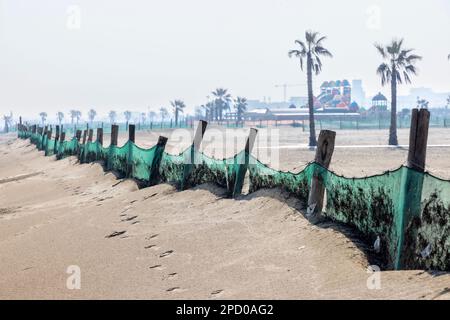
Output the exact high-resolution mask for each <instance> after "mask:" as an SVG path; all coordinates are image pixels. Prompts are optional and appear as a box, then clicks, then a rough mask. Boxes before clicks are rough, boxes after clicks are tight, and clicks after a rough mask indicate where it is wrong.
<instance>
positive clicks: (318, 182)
mask: <svg viewBox="0 0 450 320" xmlns="http://www.w3.org/2000/svg"><path fill="white" fill-rule="evenodd" d="M335 138H336V132H334V131H331V130H321V131H320V134H319V140H318V143H317V147H316V156H315V158H314V162H315V164H314V165H315V167H314V172H313V176H312V179H311V188H310V190H309V196H308V208H307V212H306V217H307V218H308V220H309V221H310V222H311V223H318V222H320V221H321V220H322V219H323V217H322V208H323V199H324V193H325V185H324V175H326V171H327V170H328V167H329V165H330V162H331V157H332V155H333V151H334V141H335Z"/></svg>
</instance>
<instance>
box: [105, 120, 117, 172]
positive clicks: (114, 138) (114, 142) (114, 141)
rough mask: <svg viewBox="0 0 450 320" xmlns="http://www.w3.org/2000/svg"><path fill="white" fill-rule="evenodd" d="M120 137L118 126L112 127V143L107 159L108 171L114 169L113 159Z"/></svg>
mask: <svg viewBox="0 0 450 320" xmlns="http://www.w3.org/2000/svg"><path fill="white" fill-rule="evenodd" d="M118 137H119V126H118V125H117V124H113V125H111V142H110V144H109V153H108V158H107V159H106V169H107V170H111V169H112V157H113V155H114V153H115V149H116V147H117V140H118Z"/></svg>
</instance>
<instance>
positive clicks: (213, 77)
mask: <svg viewBox="0 0 450 320" xmlns="http://www.w3.org/2000/svg"><path fill="white" fill-rule="evenodd" d="M306 29H314V30H317V31H320V32H321V33H322V34H324V35H327V36H328V39H327V41H326V42H325V45H326V47H327V48H329V50H330V51H331V52H332V53H333V54H334V58H333V59H324V60H325V61H324V63H325V65H324V68H323V72H322V74H321V75H319V76H318V77H316V78H315V79H314V81H315V85H319V84H320V82H322V81H323V80H332V79H343V78H347V79H349V80H351V79H354V78H361V79H363V84H364V87H365V90H366V93H367V94H368V95H372V94H373V93H375V92H377V91H379V90H380V89H381V86H380V81H379V79H378V78H377V76H376V74H375V70H376V67H377V65H378V64H379V63H380V57H379V56H378V53H377V52H376V50H375V49H374V47H373V43H374V42H375V41H379V42H382V43H385V42H387V41H389V40H390V39H391V38H392V37H404V38H405V41H406V42H405V43H406V45H407V46H409V47H412V48H415V49H416V51H417V53H418V54H421V55H423V57H424V60H423V61H421V62H420V64H419V68H420V75H419V76H418V77H417V78H415V79H414V86H418V87H419V86H424V87H432V88H433V89H434V90H435V91H437V92H440V91H450V62H449V61H448V60H447V58H446V57H447V55H448V54H449V53H450V37H449V32H450V1H448V0H427V1H423V0H395V1H392V0H372V1H364V0H342V1H332V0H329V1H328V0H322V1H319V0H315V1H304V0H227V1H224V0H222V1H218V0H188V1H187V0H159V1H156V0H146V1H144V0H142V1H139V0H126V1H125V0H71V1H68V0H39V1H36V0H0V114H2V113H5V112H8V111H9V110H13V112H14V113H15V115H18V114H23V115H35V114H37V113H38V112H39V111H47V112H48V113H49V115H50V116H51V117H53V115H54V114H55V112H56V111H57V110H62V111H68V110H69V109H71V108H78V109H81V110H82V111H83V112H84V114H86V111H87V110H88V109H89V108H90V107H95V108H96V109H97V110H98V111H99V113H105V114H106V112H107V111H108V110H111V109H116V110H117V111H123V110H126V109H131V110H136V111H138V110H142V111H144V110H147V108H148V107H151V108H152V109H154V110H158V109H159V107H161V106H168V102H169V101H170V100H172V99H183V100H185V102H186V104H187V105H188V106H189V107H190V108H192V109H193V107H194V106H196V105H199V104H202V103H204V102H205V100H206V96H207V95H208V94H210V92H211V91H212V90H213V89H214V88H216V87H220V86H223V87H225V88H229V90H230V91H231V93H232V94H233V95H234V96H236V95H240V96H245V97H247V98H249V99H261V100H262V99H263V97H264V96H266V97H271V99H272V101H281V100H282V99H283V92H282V89H280V88H275V87H274V85H275V84H279V83H292V84H302V83H305V74H304V73H302V72H301V71H300V68H299V64H298V62H297V61H296V60H293V59H289V58H288V56H287V52H288V50H289V49H292V48H294V47H295V46H294V40H295V39H297V38H302V37H303V36H304V31H305V30H306ZM408 89H409V87H408V86H402V87H401V89H400V93H407V92H408ZM384 92H386V93H388V92H389V91H388V90H387V88H384ZM291 95H294V96H300V95H301V96H304V95H306V87H295V88H291V89H290V90H288V96H291Z"/></svg>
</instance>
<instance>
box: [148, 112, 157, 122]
mask: <svg viewBox="0 0 450 320" xmlns="http://www.w3.org/2000/svg"><path fill="white" fill-rule="evenodd" d="M155 118H156V112H155V111H149V112H148V119H149V120H150V122H153V120H155Z"/></svg>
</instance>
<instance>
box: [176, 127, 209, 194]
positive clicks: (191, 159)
mask: <svg viewBox="0 0 450 320" xmlns="http://www.w3.org/2000/svg"><path fill="white" fill-rule="evenodd" d="M207 125H208V122H206V121H204V120H199V121H198V126H197V130H196V131H195V135H194V140H193V141H192V145H191V148H190V152H189V153H188V154H186V155H187V157H186V158H185V159H184V170H183V180H182V181H181V186H180V189H181V190H184V189H185V188H186V187H187V186H188V180H189V175H190V174H191V172H192V170H193V169H194V165H195V164H197V162H198V159H197V157H196V154H197V153H198V150H199V149H200V144H201V143H202V140H203V136H204V135H205V131H206V126H207Z"/></svg>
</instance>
